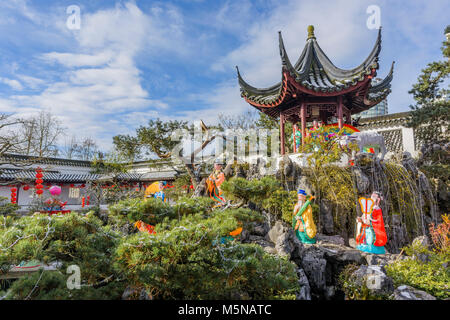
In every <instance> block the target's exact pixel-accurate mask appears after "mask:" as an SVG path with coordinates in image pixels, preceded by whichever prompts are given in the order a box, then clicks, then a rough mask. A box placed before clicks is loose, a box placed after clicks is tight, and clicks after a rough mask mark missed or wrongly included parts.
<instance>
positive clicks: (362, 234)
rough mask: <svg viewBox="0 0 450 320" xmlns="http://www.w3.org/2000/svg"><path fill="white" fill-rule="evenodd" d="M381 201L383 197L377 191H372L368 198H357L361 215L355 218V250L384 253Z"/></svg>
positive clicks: (384, 231)
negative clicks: (356, 225)
mask: <svg viewBox="0 0 450 320" xmlns="http://www.w3.org/2000/svg"><path fill="white" fill-rule="evenodd" d="M381 200H383V197H382V196H381V194H380V193H379V192H377V191H374V192H373V193H372V195H371V197H370V198H364V197H362V198H359V203H360V205H361V211H362V213H363V214H362V216H361V217H358V218H357V223H358V230H357V235H356V244H357V247H356V248H357V249H358V250H361V251H364V252H368V253H373V254H385V253H386V250H385V248H384V245H385V244H386V242H387V235H386V229H385V228H384V221H383V212H382V211H381V208H380V207H379V204H380V201H381Z"/></svg>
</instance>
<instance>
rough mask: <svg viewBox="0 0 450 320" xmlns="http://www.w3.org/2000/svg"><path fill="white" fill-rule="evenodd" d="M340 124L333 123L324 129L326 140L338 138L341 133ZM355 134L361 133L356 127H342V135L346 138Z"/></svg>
mask: <svg viewBox="0 0 450 320" xmlns="http://www.w3.org/2000/svg"><path fill="white" fill-rule="evenodd" d="M339 131H340V130H339V124H337V123H333V124H328V125H326V126H324V127H323V132H324V135H325V138H326V139H330V138H332V137H334V136H336V135H337V134H338V133H339ZM355 132H360V131H359V130H358V129H356V128H355V127H354V126H352V125H349V124H343V125H342V134H343V135H345V136H349V135H351V134H353V133H355ZM312 135H313V136H314V131H313V132H312Z"/></svg>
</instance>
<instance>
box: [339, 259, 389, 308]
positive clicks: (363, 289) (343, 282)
mask: <svg viewBox="0 0 450 320" xmlns="http://www.w3.org/2000/svg"><path fill="white" fill-rule="evenodd" d="M359 267H360V266H359V265H357V264H354V263H351V264H348V265H346V266H345V267H344V269H342V271H341V273H340V274H339V276H338V289H340V290H342V291H343V292H344V294H345V300H387V299H389V297H388V296H387V295H375V294H373V293H372V292H371V291H370V289H369V288H368V287H367V286H366V285H365V284H364V283H362V284H361V283H357V282H356V281H355V280H354V277H353V273H354V272H355V271H356V270H358V269H359Z"/></svg>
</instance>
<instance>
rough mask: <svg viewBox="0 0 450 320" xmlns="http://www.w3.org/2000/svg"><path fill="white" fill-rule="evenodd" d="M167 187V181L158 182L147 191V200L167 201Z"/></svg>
mask: <svg viewBox="0 0 450 320" xmlns="http://www.w3.org/2000/svg"><path fill="white" fill-rule="evenodd" d="M166 186H167V182H166V181H156V182H153V183H152V184H151V185H149V186H148V187H147V189H145V193H144V194H145V198H159V199H161V200H162V201H163V202H165V201H166V195H165V193H164V191H163V190H164V189H165V188H166Z"/></svg>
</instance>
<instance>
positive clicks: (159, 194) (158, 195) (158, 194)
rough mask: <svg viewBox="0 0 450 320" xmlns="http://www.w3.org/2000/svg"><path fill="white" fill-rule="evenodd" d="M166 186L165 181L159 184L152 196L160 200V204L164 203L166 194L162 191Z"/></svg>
mask: <svg viewBox="0 0 450 320" xmlns="http://www.w3.org/2000/svg"><path fill="white" fill-rule="evenodd" d="M166 185H167V182H166V181H161V182H159V191H157V192H155V193H154V195H153V197H154V198H155V199H161V200H162V202H166V194H165V193H164V191H163V190H164V188H165V187H166Z"/></svg>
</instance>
